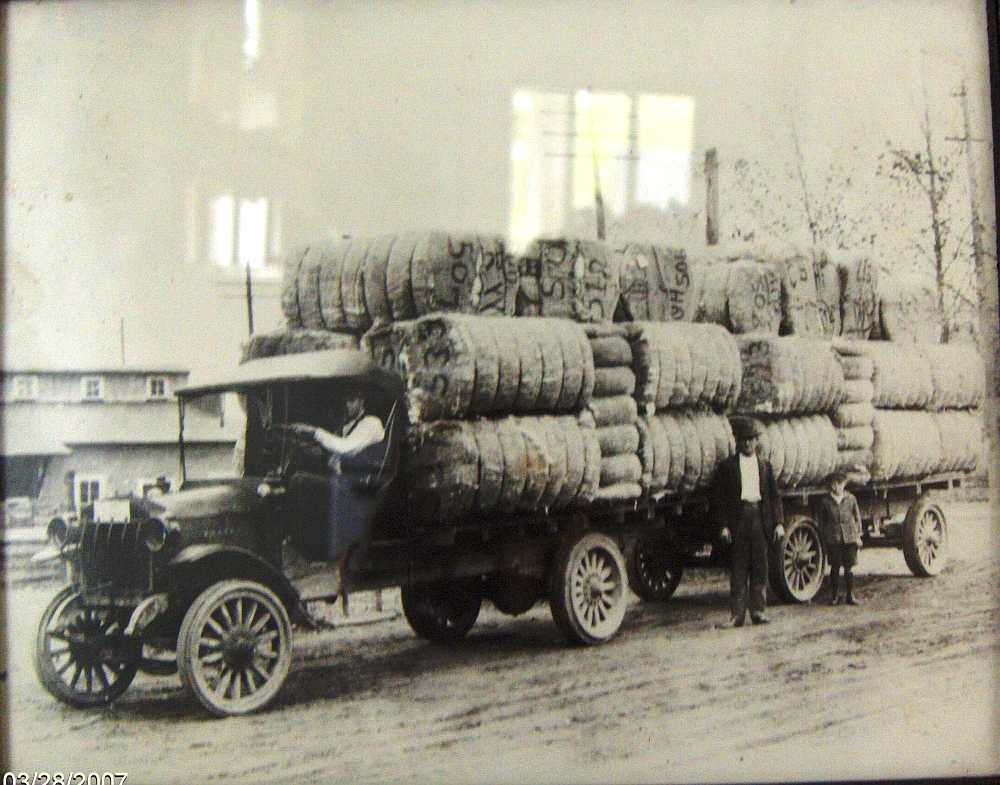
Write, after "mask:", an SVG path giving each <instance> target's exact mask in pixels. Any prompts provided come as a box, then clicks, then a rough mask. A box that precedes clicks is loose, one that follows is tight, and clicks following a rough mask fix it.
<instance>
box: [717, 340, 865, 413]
mask: <svg viewBox="0 0 1000 785" xmlns="http://www.w3.org/2000/svg"><path fill="white" fill-rule="evenodd" d="M737 341H738V344H739V350H740V358H741V362H742V375H741V389H740V395H739V398H738V399H737V401H736V405H735V408H736V410H737V411H740V412H743V413H746V414H791V413H807V412H812V411H823V410H829V409H832V408H833V407H835V406H837V405H839V404H840V403H841V402H842V401H843V399H844V394H845V393H844V376H843V371H842V370H841V368H840V364H839V363H838V362H837V358H836V357H835V356H834V354H833V351H832V350H831V348H830V345H829V344H828V343H827V342H825V341H820V340H812V339H808V338H797V337H794V336H787V337H782V338H776V337H772V336H740V337H739V338H738V339H737Z"/></svg>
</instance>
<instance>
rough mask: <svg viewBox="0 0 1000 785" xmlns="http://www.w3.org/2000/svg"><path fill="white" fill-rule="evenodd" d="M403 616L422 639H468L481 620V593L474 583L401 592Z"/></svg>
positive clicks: (436, 585)
mask: <svg viewBox="0 0 1000 785" xmlns="http://www.w3.org/2000/svg"><path fill="white" fill-rule="evenodd" d="M400 599H401V600H402V604H403V615H404V616H406V621H408V622H409V624H410V627H411V628H412V629H413V631H414V632H415V633H416V634H417V635H419V636H420V637H421V638H424V639H425V640H429V641H436V642H438V643H448V642H451V641H457V640H460V639H462V638H464V637H465V636H466V634H467V633H468V632H469V630H471V629H472V625H474V624H475V623H476V619H477V618H479V609H480V608H481V607H482V602H483V594H482V590H481V588H480V586H479V584H478V582H475V581H442V582H441V583H433V584H430V585H421V586H403V587H402V589H400Z"/></svg>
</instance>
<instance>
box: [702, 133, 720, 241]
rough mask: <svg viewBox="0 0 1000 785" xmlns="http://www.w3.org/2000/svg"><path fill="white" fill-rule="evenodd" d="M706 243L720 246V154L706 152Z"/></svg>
mask: <svg viewBox="0 0 1000 785" xmlns="http://www.w3.org/2000/svg"><path fill="white" fill-rule="evenodd" d="M705 242H706V243H708V244H709V245H718V244H719V153H718V151H717V150H716V149H715V148H714V147H712V148H709V149H708V150H706V151H705Z"/></svg>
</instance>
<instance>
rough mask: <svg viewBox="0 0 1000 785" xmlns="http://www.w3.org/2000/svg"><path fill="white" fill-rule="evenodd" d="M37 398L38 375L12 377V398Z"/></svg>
mask: <svg viewBox="0 0 1000 785" xmlns="http://www.w3.org/2000/svg"><path fill="white" fill-rule="evenodd" d="M37 399H38V377H37V376H15V377H14V400H15V401H34V400H37Z"/></svg>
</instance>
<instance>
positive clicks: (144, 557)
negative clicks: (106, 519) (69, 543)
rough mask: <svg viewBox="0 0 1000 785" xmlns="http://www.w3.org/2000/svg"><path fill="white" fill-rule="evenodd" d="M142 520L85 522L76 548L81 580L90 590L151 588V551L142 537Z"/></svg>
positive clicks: (143, 589)
mask: <svg viewBox="0 0 1000 785" xmlns="http://www.w3.org/2000/svg"><path fill="white" fill-rule="evenodd" d="M141 527H142V524H141V523H140V522H138V521H130V522H128V523H95V522H88V523H86V524H84V527H83V532H82V533H81V536H80V547H79V550H78V551H77V558H78V560H79V562H78V563H79V580H80V583H81V586H82V588H83V589H85V590H90V591H128V590H133V591H134V590H137V589H138V590H142V591H148V590H150V589H151V588H152V587H151V586H150V559H151V557H152V554H150V552H149V550H148V549H147V548H146V546H145V544H144V543H143V542H142V539H141V537H140V533H141V532H140V530H141Z"/></svg>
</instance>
